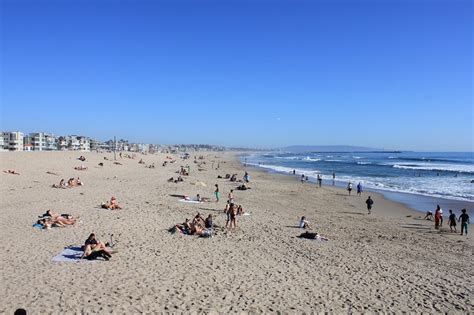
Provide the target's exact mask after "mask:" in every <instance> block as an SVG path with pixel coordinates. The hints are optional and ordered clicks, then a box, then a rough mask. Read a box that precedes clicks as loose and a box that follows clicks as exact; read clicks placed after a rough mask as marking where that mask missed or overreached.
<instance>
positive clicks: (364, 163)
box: [357, 162, 373, 165]
mask: <svg viewBox="0 0 474 315" xmlns="http://www.w3.org/2000/svg"><path fill="white" fill-rule="evenodd" d="M357 164H359V165H369V164H373V163H372V162H357Z"/></svg>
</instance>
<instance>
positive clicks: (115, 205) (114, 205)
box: [101, 196, 122, 210]
mask: <svg viewBox="0 0 474 315" xmlns="http://www.w3.org/2000/svg"><path fill="white" fill-rule="evenodd" d="M101 207H102V208H104V209H109V210H118V209H122V207H121V206H120V205H119V204H118V202H117V199H116V198H115V197H113V196H112V198H110V201H108V202H105V203H102V204H101Z"/></svg>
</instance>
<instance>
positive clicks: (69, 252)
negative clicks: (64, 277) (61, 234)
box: [53, 246, 105, 262]
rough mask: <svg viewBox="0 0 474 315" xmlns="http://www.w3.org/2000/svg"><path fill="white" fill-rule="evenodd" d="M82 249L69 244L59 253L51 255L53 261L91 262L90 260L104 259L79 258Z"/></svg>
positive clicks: (100, 259)
mask: <svg viewBox="0 0 474 315" xmlns="http://www.w3.org/2000/svg"><path fill="white" fill-rule="evenodd" d="M83 253H84V251H83V250H82V248H81V246H70V247H66V248H65V249H63V251H62V252H61V253H59V255H56V256H54V257H53V261H55V262H92V261H105V260H104V259H102V258H97V259H94V260H88V259H81V257H82V254H83Z"/></svg>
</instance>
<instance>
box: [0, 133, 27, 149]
mask: <svg viewBox="0 0 474 315" xmlns="http://www.w3.org/2000/svg"><path fill="white" fill-rule="evenodd" d="M1 135H2V136H3V142H4V149H5V150H9V151H23V132H21V131H5V132H2V133H1Z"/></svg>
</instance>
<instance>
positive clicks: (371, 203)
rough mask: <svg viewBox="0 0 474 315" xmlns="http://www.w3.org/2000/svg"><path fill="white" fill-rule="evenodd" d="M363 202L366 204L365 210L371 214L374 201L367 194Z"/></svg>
mask: <svg viewBox="0 0 474 315" xmlns="http://www.w3.org/2000/svg"><path fill="white" fill-rule="evenodd" d="M365 203H366V204H367V211H368V212H369V213H368V214H371V213H372V205H373V204H374V201H373V200H372V198H370V196H369V198H367V200H366V201H365Z"/></svg>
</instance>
